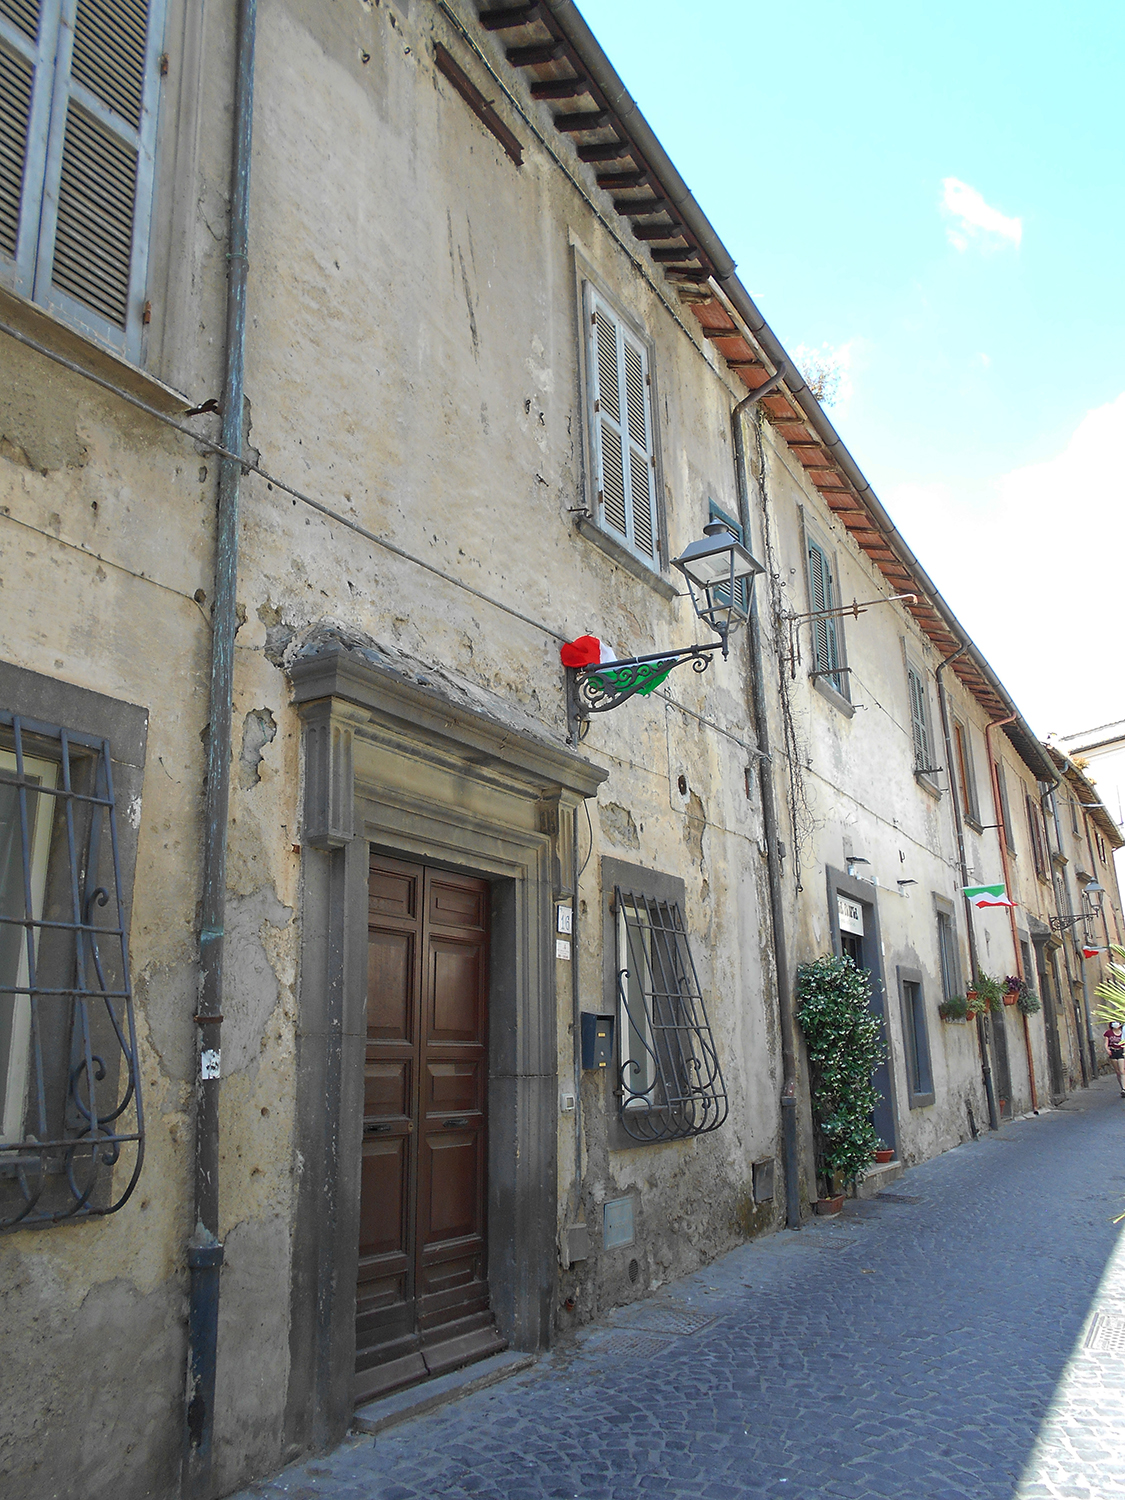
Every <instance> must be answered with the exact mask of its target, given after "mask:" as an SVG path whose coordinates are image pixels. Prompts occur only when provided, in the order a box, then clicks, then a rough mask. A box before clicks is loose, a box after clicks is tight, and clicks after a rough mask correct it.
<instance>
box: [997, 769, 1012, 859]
mask: <svg viewBox="0 0 1125 1500" xmlns="http://www.w3.org/2000/svg"><path fill="white" fill-rule="evenodd" d="M995 765H996V785H997V786H998V787H999V788H1000V816H1001V818H1003V820H1004V843H1005V845H1006V846H1007V849H1008V853H1009V854H1014V853H1015V852H1016V830H1015V828H1014V827H1013V825H1012V809H1011V807H1010V806H1009V804H1008V779H1007V777H1006V776H1005V775H1004V762H1003V761H1001V760H998V761H996V762H995Z"/></svg>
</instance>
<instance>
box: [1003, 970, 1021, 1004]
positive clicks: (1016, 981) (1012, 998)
mask: <svg viewBox="0 0 1125 1500" xmlns="http://www.w3.org/2000/svg"><path fill="white" fill-rule="evenodd" d="M1022 988H1023V980H1022V979H1021V978H1020V976H1019V975H1018V974H1005V976H1004V1004H1005V1005H1015V1004H1016V1002H1017V1001H1018V1000H1019V997H1020V990H1021V989H1022Z"/></svg>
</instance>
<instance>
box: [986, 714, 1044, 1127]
mask: <svg viewBox="0 0 1125 1500" xmlns="http://www.w3.org/2000/svg"><path fill="white" fill-rule="evenodd" d="M1015 718H1016V715H1015V714H1009V715H1008V717H1007V718H1006V719H993V720H992V722H991V723H989V724H986V725H985V726H984V751H985V754H986V755H987V756H988V779H989V782H990V784H991V786H992V811H993V816H994V817H995V819H996V838H997V843H998V845H999V849H1000V868H1001V870H1002V871H1003V874H1004V889H1005V890H1006V891H1007V893H1008V900H1009V901H1011V899H1012V867H1011V862H1010V861H1009V859H1008V840H1009V838H1010V836H1011V832H1012V830H1011V829H1010V828H1009V827H1008V825H1007V822H1006V821H1005V818H1004V799H1003V798H1002V797H1001V795H1000V772H999V769H998V763H997V760H996V757H995V755H994V754H993V751H992V731H993V730H994V729H1002V728H1003V727H1004V725H1005V724H1011V723H1012V722H1013V721H1014V720H1015ZM1008 926H1009V927H1010V928H1011V930H1012V953H1013V955H1014V961H1015V966H1016V968H1015V972H1016V973H1017V974H1018V975H1019V977H1020V978H1021V979H1022V980H1023V981H1024V982H1025V983H1026V982H1027V975H1026V974H1025V973H1024V971H1023V951H1022V949H1021V948H1020V938H1019V933H1018V932H1017V931H1016V909H1015V907H1014V906H1009V907H1008ZM1020 1020H1021V1021H1022V1022H1023V1045H1024V1050H1025V1051H1026V1053H1027V1079H1028V1083H1029V1084H1030V1086H1031V1112H1032V1114H1035V1115H1037V1114H1038V1113H1039V1096H1038V1094H1037V1092H1036V1088H1035V1061H1034V1059H1033V1057H1032V1055H1031V1028H1030V1027H1029V1026H1028V1024H1027V1017H1026V1016H1025V1015H1024V1014H1023V1013H1022V1011H1021V1013H1020Z"/></svg>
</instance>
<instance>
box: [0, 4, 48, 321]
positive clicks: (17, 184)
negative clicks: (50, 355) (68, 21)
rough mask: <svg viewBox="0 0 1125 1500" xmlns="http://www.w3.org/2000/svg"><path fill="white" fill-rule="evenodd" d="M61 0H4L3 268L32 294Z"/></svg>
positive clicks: (0, 30) (0, 89)
mask: <svg viewBox="0 0 1125 1500" xmlns="http://www.w3.org/2000/svg"><path fill="white" fill-rule="evenodd" d="M57 33H58V0H43V3H42V5H41V4H40V0H0V267H2V268H3V271H4V273H5V277H4V279H5V280H6V281H7V282H8V283H9V285H11V286H13V287H14V288H15V290H16V291H17V292H20V293H22V294H23V295H24V296H26V297H30V296H31V292H32V284H33V280H34V273H35V244H36V239H37V237H38V232H39V210H40V205H41V203H42V197H43V162H44V158H45V153H46V134H47V121H48V119H49V118H50V109H51V81H52V76H53V63H54V51H55V39H56V36H57Z"/></svg>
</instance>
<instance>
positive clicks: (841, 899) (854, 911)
mask: <svg viewBox="0 0 1125 1500" xmlns="http://www.w3.org/2000/svg"><path fill="white" fill-rule="evenodd" d="M836 909H837V912H838V915H839V922H840V931H841V932H854V933H855V934H856V936H857V937H862V936H863V907H862V906H860V904H859V902H858V901H849V900H848V898H847V896H837V897H836Z"/></svg>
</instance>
